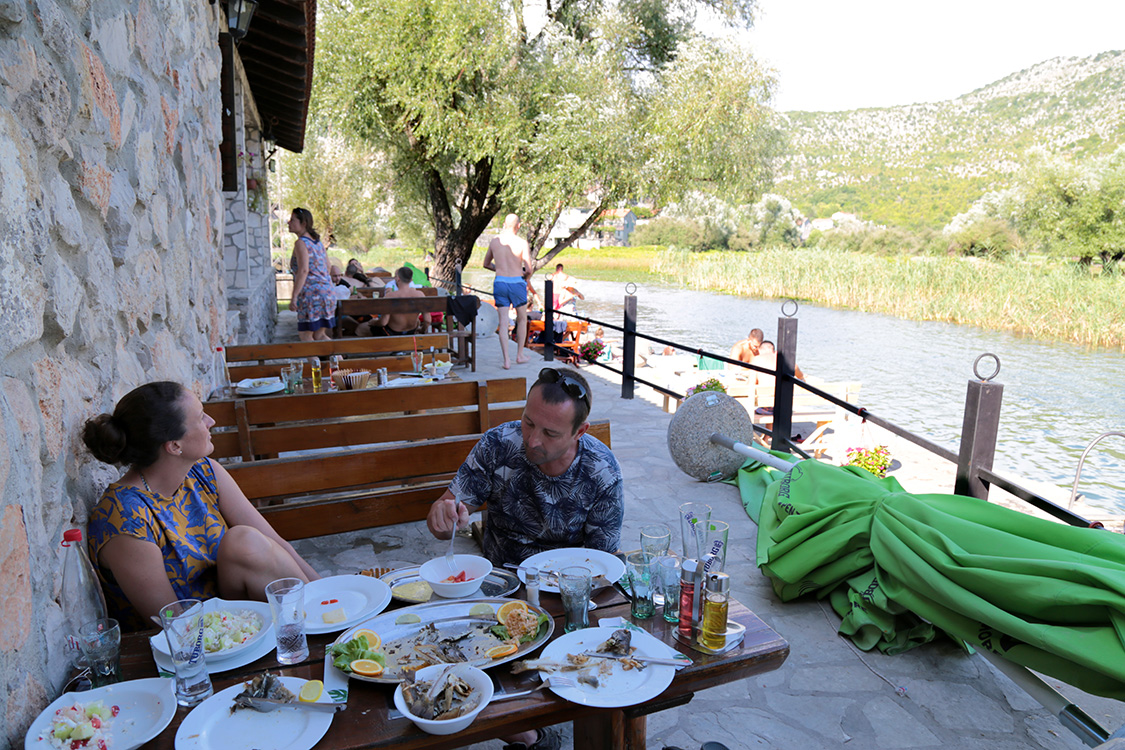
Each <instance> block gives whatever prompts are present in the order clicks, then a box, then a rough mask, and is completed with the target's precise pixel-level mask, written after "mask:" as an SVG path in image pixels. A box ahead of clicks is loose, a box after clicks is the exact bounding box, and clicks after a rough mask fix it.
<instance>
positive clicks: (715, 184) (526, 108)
mask: <svg viewBox="0 0 1125 750" xmlns="http://www.w3.org/2000/svg"><path fill="white" fill-rule="evenodd" d="M753 2H754V0H678V1H673V2H671V3H667V2H660V0H617V2H614V0H561V1H560V0H547V4H546V6H545V8H543V7H539V6H537V7H536V11H537V14H536V17H534V18H532V17H531V14H530V13H529V12H527V10H526V9H525V6H524V4H523V2H522V0H349V1H347V2H340V3H337V4H335V5H333V4H329V3H322V4H321V6H320V8H321V10H322V12H323V16H322V19H321V21H320V23H319V24H318V49H317V56H318V65H317V68H318V71H317V74H318V76H319V77H321V80H320V82H319V84H318V85H319V87H320V90H321V91H322V92H323V94H322V95H323V97H324V100H323V101H322V102H321V106H323V107H324V108H325V109H326V110H327V111H328V112H329V113H330V114H331V116H332V117H333V118H334V120H335V121H336V122H337V123H338V124H339V126H340V127H341V128H342V129H343V131H344V132H345V133H348V134H349V135H351V136H353V137H358V138H361V139H363V140H364V141H365V142H367V143H369V144H371V145H372V146H374V147H376V148H378V149H380V150H382V151H383V152H384V154H385V155H386V156H387V159H388V161H389V163H390V164H391V165H392V170H393V172H394V173H395V175H396V176H395V179H394V187H395V189H396V191H397V192H398V195H399V198H400V199H401V200H406V201H410V200H412V199H414V200H417V199H421V200H424V201H425V202H426V205H427V206H428V208H429V212H430V216H431V217H432V223H433V231H434V244H435V248H434V250H435V265H436V270H437V274H438V276H440V277H443V278H451V276H450V274H451V272H452V269H453V266H454V264H456V263H458V262H460V263H462V264H464V263H465V262H466V261H467V260H468V258H469V255H470V254H471V253H472V249H473V244H474V242H475V241H476V239H477V238H478V237H479V236H480V235H481V233H482V232H483V231H484V230H485V228H486V227H487V226H488V224H489V223H490V222H491V221H492V219H493V218H494V217H495V216H496V214H497V213H499V212H501V211H505V212H509V211H510V212H515V213H519V214H520V215H521V217H522V218H523V220H524V226H525V228H526V229H527V234H528V239H529V242H530V244H531V246H532V254H533V257H534V258H535V260H536V266H537V267H541V266H543V265H545V264H547V263H549V262H550V261H551V260H552V258H553V257H554V256H555V255H557V254H558V253H559V252H560V251H561V250H562V249H564V248H565V247H568V246H569V245H571V244H572V243H573V242H574V241H575V239H577V237H578V236H580V235H581V234H582V233H583V232H584V231H585V230H586V229H587V228H588V226H589V225H591V224H592V223H593V222H594V221H595V220H597V218H598V215H599V214H600V213H601V211H602V210H603V209H604V208H606V207H607V206H609V205H611V204H613V203H615V202H616V201H619V200H621V199H624V198H628V197H630V196H638V195H647V196H652V197H657V198H672V197H675V196H676V195H678V194H681V193H683V192H685V191H689V190H704V191H708V192H718V193H724V194H726V195H728V196H732V197H737V198H738V199H739V201H740V202H747V201H749V200H752V199H753V197H754V196H755V195H756V194H757V193H758V192H759V191H760V190H761V188H762V187H763V186H764V185H766V184H768V182H769V177H770V170H769V163H770V160H771V158H772V156H773V155H774V153H775V152H776V144H777V142H778V138H777V135H776V133H777V131H776V129H775V128H774V127H773V126H772V124H771V123H772V113H771V111H770V110H769V108H768V103H769V97H770V95H771V90H772V86H773V80H772V78H771V77H770V76H769V75H768V73H766V72H765V71H763V70H762V69H761V68H760V67H759V66H758V65H757V64H756V63H755V61H754V60H753V58H752V57H751V56H750V55H749V54H747V53H745V52H743V51H741V50H739V49H738V48H736V47H734V46H733V45H728V44H723V43H720V42H715V41H712V40H708V39H705V38H703V37H700V36H698V35H696V34H695V33H694V32H693V31H692V28H693V21H694V15H695V12H696V11H697V10H700V9H707V11H708V12H710V13H714V14H715V15H716V16H717V17H721V18H723V19H725V20H726V21H727V22H728V23H729V24H731V25H744V26H748V25H749V24H750V22H751V20H752V10H753ZM589 195H593V196H594V199H593V204H594V210H593V211H592V212H591V213H590V214H589V219H588V221H587V222H586V224H585V225H583V226H581V227H577V228H575V229H574V230H573V231H572V233H571V235H570V236H569V237H567V238H565V239H563V240H561V241H557V242H555V243H554V244H552V245H551V247H546V242H547V236H548V233H549V230H550V228H551V227H552V226H553V225H554V224H555V222H556V220H557V219H558V217H559V215H560V214H561V212H562V211H563V210H564V209H565V208H566V207H567V206H570V205H575V204H581V203H583V202H585V201H586V196H589Z"/></svg>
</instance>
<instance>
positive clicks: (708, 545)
mask: <svg viewBox="0 0 1125 750" xmlns="http://www.w3.org/2000/svg"><path fill="white" fill-rule="evenodd" d="M699 525H700V526H701V527H702V529H701V534H700V537H701V539H700V550H699V551H700V553H701V554H702V556H703V557H704V558H709V556H710V555H714V558H709V559H707V564H706V565H705V567H704V569H703V572H704V573H722V572H723V569H724V568H726V566H727V535H728V534H729V532H730V524H728V523H727V522H726V521H707V522H705V523H701V524H699Z"/></svg>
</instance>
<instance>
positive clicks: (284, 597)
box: [266, 578, 309, 664]
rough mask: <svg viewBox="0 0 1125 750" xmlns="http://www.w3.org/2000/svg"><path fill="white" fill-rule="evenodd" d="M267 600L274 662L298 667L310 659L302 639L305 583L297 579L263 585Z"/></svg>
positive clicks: (282, 579) (306, 641) (304, 640)
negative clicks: (275, 639) (273, 637)
mask: <svg viewBox="0 0 1125 750" xmlns="http://www.w3.org/2000/svg"><path fill="white" fill-rule="evenodd" d="M266 599H267V600H268V601H269V603H270V612H271V613H273V628H274V632H275V633H276V635H277V660H278V662H280V663H281V664H297V663H298V662H302V661H304V660H305V659H307V658H308V657H309V644H308V640H307V639H306V638H305V582H304V581H302V580H301V579H300V578H278V579H277V580H276V581H270V583H269V584H267V585H266Z"/></svg>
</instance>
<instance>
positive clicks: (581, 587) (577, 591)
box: [559, 565, 594, 633]
mask: <svg viewBox="0 0 1125 750" xmlns="http://www.w3.org/2000/svg"><path fill="white" fill-rule="evenodd" d="M593 584H594V581H593V576H592V574H591V573H590V569H589V568H585V567H583V566H581V565H572V566H570V567H567V568H563V569H562V570H560V571H559V595H560V596H561V597H562V603H563V609H565V610H566V627H565V628H564V629H565V631H566V632H567V633H573V632H574V631H575V630H581V629H582V628H588V627H590V609H589V608H590V593H591V592H592V590H593Z"/></svg>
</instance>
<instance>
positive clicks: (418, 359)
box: [410, 352, 422, 373]
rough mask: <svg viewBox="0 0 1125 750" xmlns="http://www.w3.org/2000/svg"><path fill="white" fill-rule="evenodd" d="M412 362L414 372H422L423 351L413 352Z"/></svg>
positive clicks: (411, 354)
mask: <svg viewBox="0 0 1125 750" xmlns="http://www.w3.org/2000/svg"><path fill="white" fill-rule="evenodd" d="M410 364H411V365H412V366H413V367H414V372H418V373H420V372H422V352H411V353H410Z"/></svg>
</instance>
